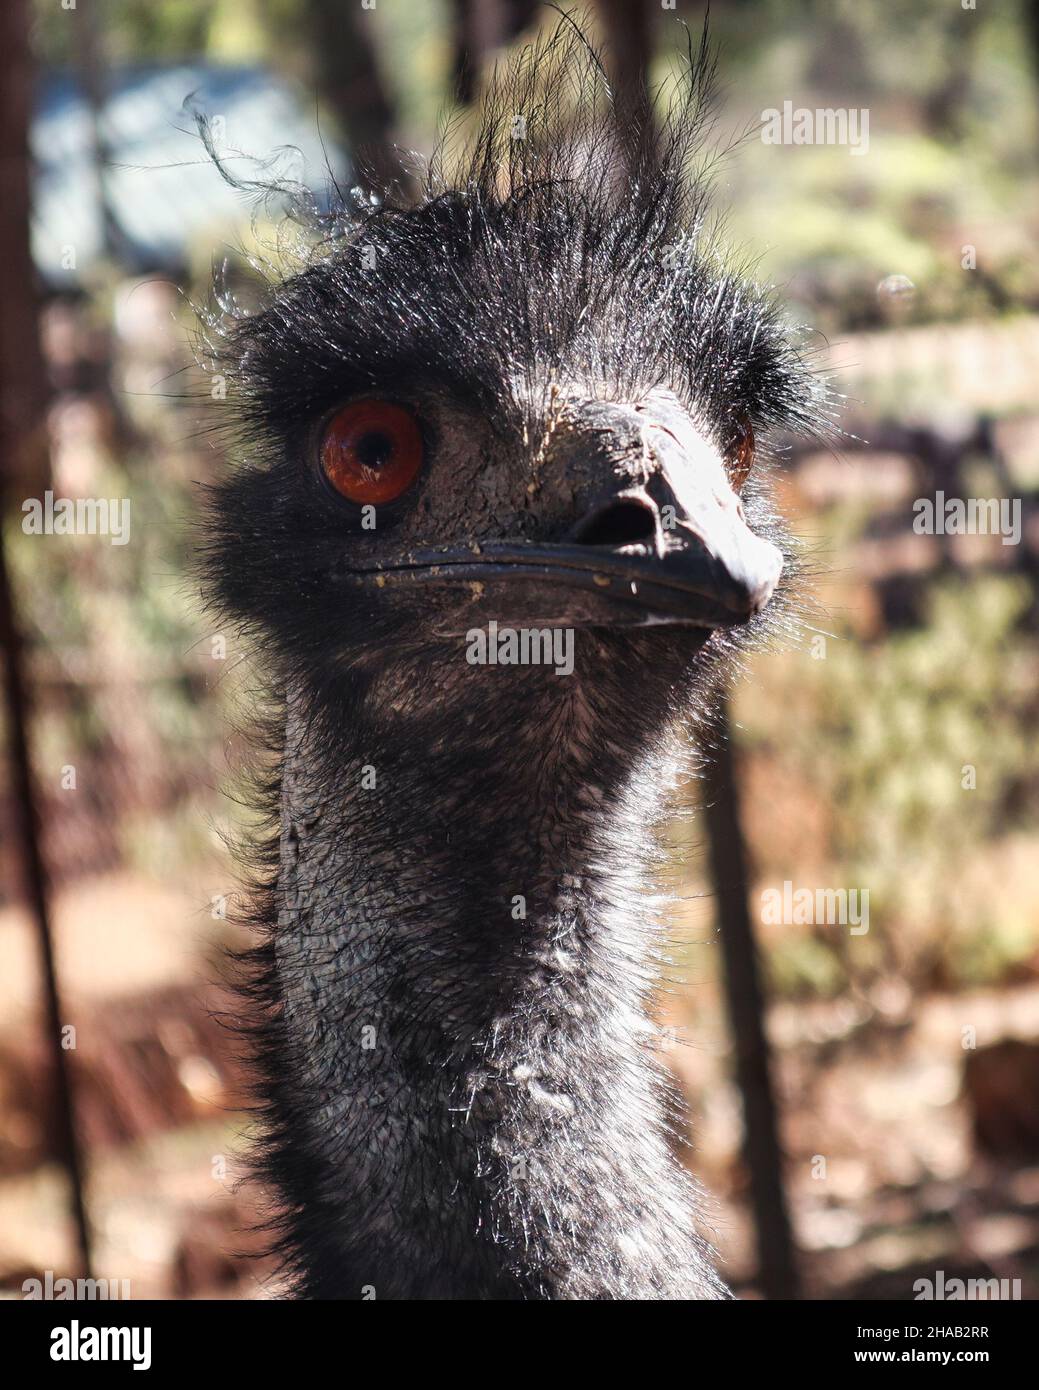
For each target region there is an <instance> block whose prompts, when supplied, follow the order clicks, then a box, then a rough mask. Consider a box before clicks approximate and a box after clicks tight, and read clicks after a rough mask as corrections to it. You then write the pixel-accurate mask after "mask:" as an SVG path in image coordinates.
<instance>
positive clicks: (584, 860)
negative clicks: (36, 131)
mask: <svg viewBox="0 0 1039 1390" xmlns="http://www.w3.org/2000/svg"><path fill="white" fill-rule="evenodd" d="M712 67H713V58H712V55H711V53H710V51H709V49H708V46H707V43H706V39H705V40H704V41H703V43H702V44H701V46H700V49H699V51H698V52H695V53H693V52H691V53H690V55H689V61H688V63H687V64H683V71H682V74H681V75H680V76H679V78H678V79H677V83H676V87H675V90H674V92H673V95H672V101H671V103H670V108H669V113H668V114H666V115H665V116H664V117H663V118H662V119H661V121H660V122H659V124H658V127H657V129H656V131H655V133H653V134H649V133H648V132H644V133H643V134H644V135H645V137H646V138H640V139H638V140H636V141H632V140H631V139H630V138H626V137H630V128H629V127H626V124H625V122H626V117H625V115H624V113H623V110H622V108H621V106H620V104H619V103H618V102H616V101H614V100H613V99H612V97H611V94H610V92H609V89H608V85H607V83H606V81H605V79H604V77H603V73H602V67H601V63H600V60H599V58H598V56H597V55H596V54H595V53H594V52H593V51H592V50H591V49H590V48H589V47H588V46H587V44H586V43H585V41H584V40H583V38H582V37H581V36H580V35H579V34H578V33H576V32H575V31H574V30H573V28H572V26H569V24H567V23H562V24H561V25H560V28H559V29H558V31H557V32H556V33H555V34H554V35H553V36H552V37H551V38H550V39H548V40H547V41H542V42H539V43H538V44H536V45H534V46H533V47H532V48H529V49H527V50H525V51H524V53H523V54H522V56H521V57H520V58H519V59H518V60H516V61H515V62H514V63H513V64H512V65H511V66H510V67H509V69H508V70H507V71H506V72H505V73H504V74H502V75H500V76H498V77H497V78H496V79H495V80H494V82H493V83H492V85H491V87H490V89H489V92H488V95H487V97H486V100H485V103H484V106H483V110H482V116H481V125H480V129H479V133H478V135H476V136H475V138H474V139H473V140H472V142H471V143H470V145H469V146H468V147H467V149H466V151H465V153H464V157H463V158H461V159H460V161H459V163H460V169H459V171H458V172H457V173H456V174H455V175H454V176H453V177H450V178H449V177H448V175H447V174H446V173H445V172H444V170H445V167H446V162H447V158H446V156H445V155H444V154H443V153H441V154H439V155H437V156H434V158H433V160H432V161H431V163H430V166H429V169H428V175H427V179H426V185H425V191H424V193H423V195H422V196H421V198H419V199H417V200H415V201H412V202H404V201H403V200H402V201H401V202H400V203H397V202H394V201H393V199H392V198H389V197H388V198H387V199H386V200H385V201H382V202H380V203H379V204H378V205H373V204H372V203H370V202H369V201H367V200H365V199H361V198H357V197H353V198H350V197H347V198H344V199H343V200H342V201H341V203H340V204H339V205H337V207H336V209H335V211H334V214H333V215H332V216H331V217H322V216H319V214H318V213H317V212H315V211H314V210H313V209H311V211H310V213H309V214H308V215H309V216H310V218H311V223H312V227H311V231H312V233H313V234H312V235H311V237H310V241H309V243H308V246H309V250H308V251H307V252H306V253H305V257H304V260H303V263H302V264H300V265H299V266H298V267H295V268H294V269H293V271H292V273H290V274H285V275H280V276H274V277H272V278H271V280H270V282H269V284H268V286H267V289H266V292H265V298H264V299H263V302H262V303H261V304H260V306H259V307H258V308H257V309H256V311H255V312H253V313H252V314H251V315H249V316H248V317H244V318H239V319H237V320H236V321H233V322H229V321H228V320H227V318H226V316H222V315H220V314H219V313H217V311H216V310H215V309H214V311H213V314H212V316H211V321H212V326H213V327H214V328H215V329H217V330H218V331H219V334H220V338H219V341H218V342H216V344H215V346H216V349H217V350H218V351H219V353H220V357H221V361H222V363H223V366H222V367H221V370H224V371H226V372H227V373H228V376H229V380H230V381H231V382H232V388H231V390H230V392H229V396H228V404H227V408H228V409H233V412H234V432H235V441H236V447H237V455H238V462H237V465H236V466H235V467H234V468H233V470H232V471H231V472H230V474H229V476H227V477H226V478H224V479H222V480H220V481H219V482H218V483H217V484H216V485H215V486H214V488H213V491H212V496H211V506H210V510H209V519H208V530H207V533H206V543H205V547H204V549H205V561H204V564H205V582H206V584H207V587H208V592H209V595H210V598H211V600H212V602H213V604H214V605H215V606H216V607H217V608H218V610H219V611H220V612H221V613H224V614H230V615H232V616H233V618H234V619H235V620H236V621H237V623H238V624H239V626H240V629H241V631H242V633H243V634H244V635H245V636H246V637H247V638H248V639H249V640H250V642H251V643H252V644H253V645H254V647H255V653H256V660H257V663H258V666H259V669H260V670H261V671H262V673H263V677H264V680H265V683H266V688H267V690H268V691H269V708H270V710H271V711H272V712H271V714H270V717H269V719H267V720H266V730H267V733H266V737H267V738H268V739H269V743H270V748H271V751H272V753H273V763H272V766H273V772H272V773H271V775H270V776H269V777H268V778H267V779H266V783H265V787H264V795H263V799H262V806H263V808H264V810H265V813H266V815H267V817H268V822H269V825H270V832H271V833H270V835H269V837H268V839H267V841H266V842H265V843H264V844H263V845H261V846H259V847H258V848H259V859H260V869H259V872H258V874H257V875H256V877H257V883H256V885H255V890H254V892H253V894H252V897H251V903H252V906H251V909H250V919H251V921H252V924H253V926H254V928H255V930H256V931H257V932H258V934H259V936H258V943H259V944H258V945H257V946H256V947H255V949H253V950H251V951H250V952H249V953H248V954H247V959H246V974H247V980H246V985H245V988H246V989H247V991H248V994H249V997H250V1000H251V1004H250V1010H249V1016H250V1018H251V1020H252V1022H251V1027H250V1037H251V1039H252V1052H253V1057H254V1061H255V1066H256V1074H257V1077H258V1082H257V1090H258V1095H259V1108H260V1113H261V1119H262V1131H263V1137H262V1140H261V1145H260V1150H261V1151H260V1154H259V1165H260V1170H261V1172H262V1175H263V1176H264V1178H265V1179H266V1181H267V1182H268V1183H269V1184H270V1185H271V1186H272V1188H273V1191H274V1193H275V1194H276V1198H277V1203H278V1210H277V1215H276V1217H275V1218H274V1230H275V1234H274V1239H273V1244H274V1248H275V1249H276V1250H277V1252H278V1254H279V1255H280V1257H281V1259H282V1261H283V1264H284V1268H285V1270H286V1272H287V1273H288V1275H289V1276H290V1278H291V1288H292V1291H293V1293H294V1294H295V1296H298V1297H303V1298H365V1297H368V1298H370V1297H373V1296H374V1297H376V1298H400V1299H424V1298H430V1299H432V1298H470V1299H657V1298H671V1299H685V1298H705V1299H709V1298H725V1297H727V1296H728V1293H727V1290H726V1288H725V1286H724V1284H723V1282H722V1281H721V1279H720V1277H719V1275H718V1274H717V1272H716V1270H715V1267H714V1259H713V1256H712V1251H711V1248H710V1246H709V1244H708V1243H707V1240H706V1239H705V1237H704V1235H703V1234H702V1232H701V1231H700V1230H699V1223H700V1220H701V1215H700V1199H699V1195H698V1189H697V1186H696V1184H695V1182H694V1180H693V1179H692V1178H691V1176H690V1175H689V1173H688V1171H687V1169H686V1168H685V1166H684V1165H683V1163H682V1162H681V1160H680V1157H679V1155H678V1152H677V1148H678V1146H677V1145H676V1143H675V1134H676V1133H677V1129H678V1125H677V1117H678V1114H679V1112H678V1109H677V1098H676V1095H675V1093H674V1091H673V1088H672V1085H671V1083H670V1082H669V1080H668V1079H667V1074H666V1072H665V1069H664V1068H663V1066H662V1065H661V1063H660V1061H659V1058H658V1055H657V1050H656V1046H655V1041H656V1030H655V1027H654V1024H653V1022H652V1017H651V1010H652V1001H653V996H654V992H655V990H656V989H657V987H658V983H659V980H660V972H661V967H662V962H663V961H664V959H665V954H666V933H665V921H664V917H663V915H662V914H661V911H660V908H659V905H658V900H657V899H654V898H652V897H650V896H649V895H648V894H647V893H646V892H645V888H646V885H647V883H648V882H650V880H651V878H652V872H653V869H654V866H655V865H656V863H657V859H658V851H657V849H656V848H655V844H656V842H655V839H654V833H653V831H654V827H655V826H656V825H657V823H658V822H659V821H660V819H661V817H662V816H663V815H664V814H665V813H666V809H667V803H668V791H669V789H670V788H671V787H672V786H673V784H674V781H675V777H676V773H677V771H678V769H679V768H680V766H681V762H682V758H683V756H684V751H683V750H685V749H686V748H687V747H688V743H687V736H688V733H689V731H690V730H693V731H694V732H695V731H696V729H697V728H702V727H703V725H704V723H705V721H707V720H709V715H710V709H711V704H712V699H713V692H714V691H715V690H717V688H718V682H719V680H720V679H722V678H724V677H725V675H726V674H727V673H728V672H729V671H731V670H732V669H733V668H734V666H735V665H736V664H737V662H738V657H739V653H740V651H741V650H742V649H744V648H745V647H746V645H747V644H748V643H749V642H753V641H755V640H757V639H758V638H760V637H761V636H762V635H763V634H766V633H767V632H768V631H769V630H770V629H775V628H776V625H777V623H782V622H783V618H782V614H783V612H784V611H785V610H786V608H787V607H788V606H787V605H785V604H784V602H783V594H784V593H785V592H788V591H789V588H790V585H789V580H788V578H787V577H786V576H784V577H783V579H782V582H781V571H782V570H783V567H784V560H785V559H786V560H790V559H791V558H792V549H791V545H790V543H789V541H788V540H787V539H786V537H785V536H784V533H783V531H782V529H781V527H780V524H779V521H778V519H777V517H776V516H775V513H774V508H773V505H772V504H771V503H770V501H769V490H768V473H769V461H770V457H771V455H772V453H773V451H774V441H775V439H776V437H777V435H778V433H779V432H784V431H785V432H804V431H808V430H813V429H815V428H817V427H818V425H819V424H820V422H821V419H822V417H823V415H824V413H825V410H824V407H825V389H824V388H823V387H822V386H821V385H820V382H819V380H818V378H817V376H816V375H815V374H814V373H813V372H812V371H811V370H810V368H809V365H808V357H807V353H806V350H805V348H804V347H803V345H802V344H801V342H800V340H799V338H798V337H797V335H796V334H794V333H793V332H792V331H791V330H789V329H788V328H787V327H786V326H785V323H784V320H783V316H782V313H781V310H780V308H779V307H778V305H777V303H776V302H775V300H774V297H773V296H772V294H771V292H770V291H768V290H766V289H761V288H757V287H755V286H754V285H753V284H752V283H751V282H750V281H749V280H748V279H747V278H746V276H745V275H744V274H743V273H741V270H740V268H739V267H736V268H734V267H733V265H732V264H731V262H729V261H726V259H725V258H724V257H723V255H722V252H721V251H720V250H719V248H718V246H717V245H716V240H715V234H714V232H713V231H712V225H713V224H712V220H711V211H710V210H711V200H710V183H709V180H708V178H707V177H706V174H705V172H704V169H703V167H702V166H703V160H701V162H700V166H699V167H691V165H692V164H693V163H694V161H695V159H696V157H697V156H698V153H699V152H700V151H701V150H702V148H703V145H704V140H705V127H706V126H707V123H708V121H709V119H710V117H709V112H710V99H709V88H710V80H711V71H712ZM790 572H792V567H791V566H790V565H789V564H788V565H787V574H789V573H790ZM777 590H779V592H778V593H777ZM774 595H775V597H773V596H774ZM777 615H779V616H777ZM492 623H494V624H497V625H498V628H505V627H506V626H507V627H509V628H513V629H524V628H525V629H541V630H544V629H563V630H566V631H567V632H572V633H573V635H574V646H573V670H572V673H570V674H561V673H560V672H559V671H557V668H556V667H555V666H554V665H552V664H534V663H526V664H524V663H518V664H516V663H501V662H495V663H491V662H489V661H488V662H474V661H470V660H467V657H466V653H467V650H472V649H473V648H474V641H473V634H474V633H477V632H479V631H481V630H482V631H492V630H493V631H497V629H491V627H490V625H491V624H492Z"/></svg>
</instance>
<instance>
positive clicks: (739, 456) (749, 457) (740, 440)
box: [729, 415, 754, 492]
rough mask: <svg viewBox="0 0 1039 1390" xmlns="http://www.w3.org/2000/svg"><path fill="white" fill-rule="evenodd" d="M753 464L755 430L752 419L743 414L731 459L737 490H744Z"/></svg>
mask: <svg viewBox="0 0 1039 1390" xmlns="http://www.w3.org/2000/svg"><path fill="white" fill-rule="evenodd" d="M753 466H754V430H753V428H752V426H751V423H750V419H749V418H748V417H747V416H746V415H741V416H740V418H739V421H738V422H737V425H736V439H735V442H734V445H733V450H732V457H731V459H730V461H729V468H730V471H731V473H732V485H733V487H734V488H735V489H736V491H737V492H742V491H743V484H744V483H745V482H746V481H747V475H748V473H749V472H750V470H751V469H752V468H753Z"/></svg>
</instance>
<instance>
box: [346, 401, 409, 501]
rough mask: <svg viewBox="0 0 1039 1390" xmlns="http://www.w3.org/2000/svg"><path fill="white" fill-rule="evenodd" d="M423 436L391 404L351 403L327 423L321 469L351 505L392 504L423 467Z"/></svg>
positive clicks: (403, 413)
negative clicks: (353, 503) (356, 503)
mask: <svg viewBox="0 0 1039 1390" xmlns="http://www.w3.org/2000/svg"><path fill="white" fill-rule="evenodd" d="M422 454H423V448H422V434H421V432H420V431H419V427H418V424H417V422H416V420H415V417H414V415H412V414H411V412H410V411H407V410H405V409H404V408H403V406H399V405H393V404H392V403H391V402H390V401H354V403H353V404H352V405H347V406H344V407H343V409H342V410H340V411H339V413H338V414H337V415H335V416H333V418H332V419H331V420H330V421H329V424H328V428H327V429H326V430H325V437H324V439H322V441H321V467H322V469H323V470H324V474H325V477H326V478H327V479H328V481H329V482H330V483H331V484H332V486H333V487H334V488H335V490H336V491H337V492H339V493H342V495H343V496H344V497H348V498H349V499H350V501H351V502H362V503H375V504H378V503H380V502H393V501H395V500H396V498H398V497H399V496H400V495H401V493H403V492H405V491H406V490H407V488H409V487H410V486H411V484H412V483H413V482H414V481H415V479H416V477H417V476H418V471H419V469H420V468H421V467H422Z"/></svg>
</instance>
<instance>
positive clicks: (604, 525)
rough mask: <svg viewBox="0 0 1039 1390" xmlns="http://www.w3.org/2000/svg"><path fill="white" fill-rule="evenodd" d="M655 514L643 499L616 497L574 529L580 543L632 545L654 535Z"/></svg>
mask: <svg viewBox="0 0 1039 1390" xmlns="http://www.w3.org/2000/svg"><path fill="white" fill-rule="evenodd" d="M656 526H657V522H656V516H655V514H654V513H653V512H652V511H651V509H650V508H649V507H647V506H646V505H645V503H644V502H638V501H636V500H635V499H634V498H631V497H621V498H618V499H617V501H616V502H609V503H607V505H606V506H605V507H600V508H599V509H598V510H597V511H595V512H593V513H592V515H591V516H588V517H585V519H584V520H583V521H582V522H580V523H579V525H578V526H577V527H575V529H574V533H573V534H574V540H575V541H579V542H580V544H581V545H632V544H634V543H635V542H636V541H651V540H652V539H653V537H654V536H655V535H656Z"/></svg>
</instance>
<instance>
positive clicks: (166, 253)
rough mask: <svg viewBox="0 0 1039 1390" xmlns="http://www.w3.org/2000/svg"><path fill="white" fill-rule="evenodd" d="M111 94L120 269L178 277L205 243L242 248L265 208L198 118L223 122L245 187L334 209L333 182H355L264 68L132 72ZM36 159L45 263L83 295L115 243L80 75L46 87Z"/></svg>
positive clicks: (310, 116) (105, 122)
mask: <svg viewBox="0 0 1039 1390" xmlns="http://www.w3.org/2000/svg"><path fill="white" fill-rule="evenodd" d="M106 83H107V98H106V100H105V103H104V107H103V111H102V117H101V121H100V135H101V140H102V143H103V147H104V151H105V158H104V166H103V168H104V172H103V179H104V188H105V198H106V201H107V205H108V214H109V218H110V219H111V223H112V224H114V231H115V239H116V241H117V245H118V253H119V259H120V260H122V261H124V262H126V263H127V265H128V267H129V268H131V269H133V270H153V269H169V270H173V269H176V268H177V267H179V266H182V265H183V264H184V262H185V259H186V248H187V246H188V244H189V243H190V242H191V241H192V240H195V239H198V238H201V237H208V238H210V239H211V240H212V241H213V243H214V244H217V243H218V242H219V241H220V239H221V238H222V237H227V238H229V239H231V240H232V241H234V239H235V237H236V234H238V233H240V231H241V228H242V226H243V223H245V222H247V221H248V219H249V218H250V217H251V216H252V215H253V212H254V210H255V208H256V204H257V199H258V198H262V194H259V193H258V194H257V195H256V197H251V196H250V195H249V194H248V193H247V192H244V191H241V190H238V189H235V188H232V187H231V186H230V185H229V184H228V183H227V182H225V180H224V179H223V178H221V176H220V173H219V171H218V169H217V168H216V167H215V165H214V163H213V161H212V160H211V159H210V157H209V156H208V154H207V153H206V150H205V148H204V146H203V144H202V141H201V139H200V137H199V134H198V131H197V129H196V126H195V120H194V111H196V110H197V111H200V112H202V113H204V114H205V115H206V116H207V117H208V118H209V120H210V122H211V123H212V130H213V136H214V140H215V142H216V145H217V149H218V151H219V153H220V154H221V157H222V158H223V159H225V160H226V163H227V168H228V170H229V171H230V172H231V173H233V174H234V175H235V176H236V177H242V178H246V179H248V178H255V179H258V180H265V179H266V180H270V179H271V178H275V177H276V178H279V179H285V180H290V181H296V182H299V183H302V184H304V185H305V186H306V187H307V188H309V189H310V190H311V191H312V193H313V194H314V195H315V198H316V200H317V203H318V206H319V207H321V208H323V209H324V208H327V207H328V205H329V203H330V201H331V200H330V196H329V195H330V192H332V191H334V190H333V182H332V181H333V177H334V178H335V180H337V181H338V183H339V185H340V187H345V186H346V184H347V183H348V182H349V161H348V160H347V159H346V157H345V155H344V154H343V152H342V150H341V148H340V147H338V146H337V145H336V144H335V143H333V142H330V141H329V140H327V139H325V138H324V137H323V135H322V134H321V132H320V130H319V126H318V119H317V113H316V110H311V111H309V112H308V111H307V110H306V109H305V107H304V104H303V102H302V101H301V100H300V98H299V96H298V95H297V93H296V92H294V90H293V89H292V87H291V86H290V85H289V84H288V83H286V82H284V81H282V80H281V79H279V78H277V77H274V76H272V75H271V74H270V73H269V72H267V71H265V70H263V69H261V68H254V67H218V66H212V65H209V64H205V63H197V64H191V63H188V64H180V65H177V66H171V67H135V68H122V69H115V70H112V71H110V72H109V73H108V74H107V75H106ZM31 153H32V159H33V165H34V185H33V222H32V251H33V257H34V259H35V261H36V265H37V267H38V269H39V271H40V273H41V275H42V276H43V278H44V280H45V281H46V282H47V283H48V284H49V285H50V286H51V287H52V288H54V289H75V288H77V287H78V286H79V285H80V284H81V283H82V282H83V281H84V279H86V278H87V277H88V276H89V272H90V269H91V267H92V266H94V265H95V264H96V263H97V261H98V260H99V259H100V258H101V257H102V255H103V254H104V249H105V237H104V230H103V229H104V219H103V214H102V209H101V207H100V205H99V201H100V200H99V198H98V185H97V174H96V164H95V158H94V138H93V130H92V123H91V114H90V108H89V105H88V102H87V99H86V96H85V93H84V90H83V87H82V85H81V84H80V83H79V82H78V81H77V79H76V77H75V76H74V75H72V74H67V73H52V74H48V75H46V76H44V78H43V79H42V81H41V82H40V84H39V87H38V90H37V101H36V111H35V116H34V119H33V124H32V131H31Z"/></svg>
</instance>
